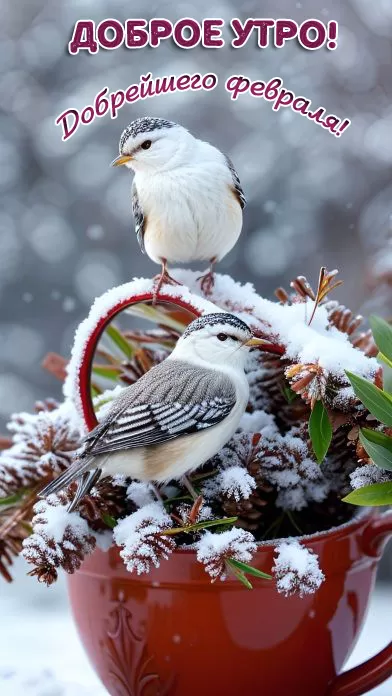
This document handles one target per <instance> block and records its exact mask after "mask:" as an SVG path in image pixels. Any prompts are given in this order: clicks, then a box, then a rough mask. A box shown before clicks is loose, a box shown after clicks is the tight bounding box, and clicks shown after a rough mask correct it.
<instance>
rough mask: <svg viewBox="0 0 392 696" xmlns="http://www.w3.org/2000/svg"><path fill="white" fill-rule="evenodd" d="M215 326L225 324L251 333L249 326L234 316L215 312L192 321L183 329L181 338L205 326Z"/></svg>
mask: <svg viewBox="0 0 392 696" xmlns="http://www.w3.org/2000/svg"><path fill="white" fill-rule="evenodd" d="M215 324H226V325H229V326H232V327H233V328H235V329H237V330H238V329H239V330H241V331H244V332H246V333H249V334H251V333H252V332H251V330H250V328H249V326H248V325H247V324H245V322H244V321H242V320H241V319H238V317H236V316H234V314H227V313H226V312H216V313H214V314H204V316H202V317H199V318H198V319H195V320H194V321H192V322H191V323H190V324H189V326H187V328H186V329H185V331H184V333H183V337H185V336H189V334H191V333H193V332H194V331H199V329H203V328H204V327H205V326H214V325H215Z"/></svg>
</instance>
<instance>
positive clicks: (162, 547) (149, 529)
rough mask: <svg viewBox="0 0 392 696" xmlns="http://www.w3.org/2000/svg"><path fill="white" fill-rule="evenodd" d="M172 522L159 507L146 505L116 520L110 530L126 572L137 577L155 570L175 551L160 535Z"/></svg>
mask: <svg viewBox="0 0 392 696" xmlns="http://www.w3.org/2000/svg"><path fill="white" fill-rule="evenodd" d="M172 526H173V525H172V520H171V518H170V516H169V515H168V514H167V512H166V510H165V509H164V508H163V506H162V505H161V504H160V503H150V504H149V505H145V506H144V507H143V508H140V509H139V510H137V511H136V512H133V513H132V514H131V515H128V517H125V518H124V519H122V520H120V522H119V523H118V525H117V527H115V529H114V539H115V542H116V543H117V544H118V545H119V546H122V547H123V548H122V551H120V556H121V557H122V558H123V560H124V562H125V565H126V568H127V570H129V571H130V572H133V571H136V572H137V574H138V575H141V574H142V573H148V572H149V571H150V569H151V566H155V568H158V567H159V565H160V562H161V560H162V559H165V560H166V559H167V558H168V557H169V555H170V554H171V553H172V551H174V549H175V548H176V543H175V541H174V539H173V538H172V537H171V536H170V535H167V534H162V532H164V531H166V530H167V529H170V528H171V527H172Z"/></svg>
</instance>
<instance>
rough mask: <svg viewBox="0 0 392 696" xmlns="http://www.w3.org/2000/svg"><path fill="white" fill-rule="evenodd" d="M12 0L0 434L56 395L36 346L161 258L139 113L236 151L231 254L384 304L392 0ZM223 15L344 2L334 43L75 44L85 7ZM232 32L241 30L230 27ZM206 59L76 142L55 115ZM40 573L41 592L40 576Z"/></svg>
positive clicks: (281, 281) (233, 267) (4, 143)
mask: <svg viewBox="0 0 392 696" xmlns="http://www.w3.org/2000/svg"><path fill="white" fill-rule="evenodd" d="M0 6H1V25H0V39H1V40H0V433H1V432H4V430H5V423H6V421H7V417H8V415H9V413H10V412H12V411H15V410H16V411H19V410H23V409H31V408H32V406H33V403H34V400H35V399H37V398H43V397H45V396H47V395H51V396H59V395H60V384H59V383H58V382H56V381H55V379H54V378H53V377H51V376H50V375H48V374H46V373H45V372H44V371H42V370H41V369H40V367H39V365H40V362H41V360H42V358H43V357H44V355H45V353H46V352H47V351H49V350H51V351H57V352H59V353H61V354H63V355H64V356H67V355H68V354H69V351H70V347H71V345H72V338H73V333H74V330H75V328H76V326H77V324H78V323H79V322H80V320H81V319H83V318H84V317H85V316H86V314H87V312H88V309H89V306H90V304H91V303H92V301H93V299H94V298H95V296H97V295H99V294H101V293H102V292H104V291H105V290H107V289H108V288H109V287H111V286H113V285H118V284H120V283H123V282H125V281H127V280H130V279H131V278H132V277H133V276H135V275H147V276H151V275H152V274H155V273H156V272H157V267H156V266H154V265H153V264H152V263H151V262H150V261H149V259H148V258H147V257H145V256H142V255H141V253H140V251H139V247H138V244H137V241H136V237H135V234H134V232H133V222H132V218H131V203H130V188H131V177H130V175H129V173H128V172H125V171H122V170H120V171H119V170H115V169H111V168H110V166H109V165H110V162H111V160H112V159H113V158H114V157H115V156H116V155H117V152H118V140H119V136H120V134H121V132H122V130H123V128H124V127H125V126H126V125H127V124H128V123H129V122H130V121H131V120H133V119H134V118H137V117H139V116H144V115H153V116H162V117H165V118H168V119H171V120H176V121H179V122H180V123H181V124H183V125H184V126H186V127H188V128H189V129H190V130H191V131H192V132H193V133H194V134H196V135H197V136H198V137H200V138H203V139H205V140H209V141H211V142H212V143H214V144H215V145H217V146H218V147H219V148H220V149H222V150H223V151H225V152H227V154H229V155H230V157H231V158H232V159H233V161H234V163H235V165H236V168H237V170H238V172H239V175H240V178H241V181H242V184H243V187H244V190H245V192H246V195H247V198H248V207H247V208H246V210H245V222H244V233H243V236H242V237H241V240H240V243H239V244H238V245H237V247H236V249H234V250H233V252H232V253H231V254H230V255H229V256H228V257H226V259H225V260H224V262H223V263H222V264H221V265H220V269H219V270H221V271H226V272H228V273H230V274H232V275H233V276H234V277H235V278H236V279H237V280H240V281H251V282H253V283H254V284H255V286H256V288H257V289H258V291H259V292H260V293H261V294H263V295H266V296H272V293H273V290H274V288H275V287H277V286H279V285H286V286H287V285H288V282H289V281H290V279H291V278H292V277H295V276H296V275H297V274H304V275H308V277H309V279H310V280H311V281H313V282H314V283H316V281H317V276H318V270H319V267H320V266H321V265H327V266H328V267H329V268H333V267H338V268H339V269H340V272H341V276H342V277H343V278H344V280H345V284H344V286H343V288H341V289H339V297H340V299H341V301H342V302H344V303H345V304H347V305H349V306H350V307H351V308H352V309H355V310H360V309H361V308H362V311H365V312H368V311H377V312H379V313H381V314H383V315H384V316H388V312H390V311H391V295H392V241H391V231H392V204H391V198H392V182H391V170H392V70H391V64H392V40H391V39H392V2H391V0H373V2H369V0H346V2H344V3H342V2H340V1H339V0H332V1H331V0H301V2H295V0H290V2H289V1H288V0H264V2H263V3H262V7H261V6H260V3H258V2H255V1H253V0H250V1H249V0H248V1H247V0H242V1H241V2H239V1H238V0H237V2H234V1H233V2H230V0H217V2H216V3H215V4H214V6H213V10H212V9H211V3H210V2H207V1H206V0H198V1H197V2H196V1H194V2H191V1H189V2H150V3H148V7H147V6H146V3H145V2H142V0H133V1H132V3H129V2H124V0H110V1H109V0H46V1H45V0H19V2H12V1H11V0H1V2H0ZM211 15H213V16H214V17H222V18H223V19H225V21H226V23H227V24H229V21H230V19H231V18H233V17H239V18H240V19H241V20H244V19H246V18H247V17H259V16H264V17H274V18H279V17H290V18H292V19H295V20H296V21H297V22H298V23H301V22H302V21H304V20H305V19H308V18H310V17H316V18H319V19H321V20H323V21H324V22H327V21H328V20H330V19H335V20H337V21H338V22H339V37H338V48H337V50H335V51H328V50H327V49H320V50H317V51H306V50H304V49H302V48H301V47H300V46H299V44H297V43H296V42H295V41H292V42H289V43H288V44H287V45H286V46H285V47H284V48H282V49H274V48H269V49H267V50H260V49H258V48H257V47H256V41H255V40H252V39H251V40H250V41H249V42H248V44H247V45H246V46H245V47H243V48H241V49H238V50H234V49H231V48H230V46H229V45H226V47H225V48H223V49H220V50H206V49H203V48H201V47H197V48H195V49H193V50H189V51H184V50H181V49H179V48H178V47H176V46H175V45H174V44H172V43H170V42H168V41H166V42H163V43H162V44H161V46H160V48H159V49H144V50H143V51H130V50H127V49H125V48H119V49H117V50H114V51H103V50H101V51H100V52H99V53H98V54H96V55H94V56H91V55H89V54H87V53H85V52H81V53H80V54H79V55H77V56H70V55H69V54H68V52H67V44H68V41H69V40H70V38H71V34H72V30H73V27H74V24H75V22H76V21H77V20H78V19H80V18H90V19H92V20H94V21H95V22H96V23H98V22H99V21H101V20H102V19H105V18H108V17H115V18H117V19H118V20H120V21H125V20H126V19H127V18H130V17H145V18H146V19H149V18H151V17H156V16H157V17H167V18H168V19H171V20H172V21H176V20H177V19H179V18H181V17H186V16H190V17H194V18H196V19H198V20H201V19H203V18H204V17H210V16H211ZM224 36H225V38H226V39H227V44H229V41H230V38H231V33H230V30H229V28H228V29H226V30H225V32H224ZM210 71H214V72H216V73H218V75H219V78H220V86H219V87H218V88H217V89H216V90H215V91H213V92H211V93H202V92H199V93H179V94H170V95H168V96H160V97H159V98H154V99H150V100H148V101H145V102H143V103H140V104H135V105H128V106H125V107H123V108H122V109H121V110H120V111H119V115H118V118H117V120H114V121H112V120H111V119H110V118H109V116H107V115H106V116H105V117H104V118H101V119H96V120H95V122H94V123H93V124H91V125H89V126H84V127H81V128H79V130H78V131H77V133H76V134H75V135H74V136H73V137H72V138H71V139H70V140H68V141H66V142H65V143H63V142H62V140H61V135H62V133H61V129H60V127H56V126H55V125H54V121H55V119H56V117H57V116H58V115H59V114H60V113H61V112H62V111H63V110H65V109H67V108H71V107H72V108H78V109H82V108H83V107H84V106H86V105H88V104H91V103H92V101H93V100H94V97H95V95H96V94H97V93H98V92H99V91H100V90H102V89H103V88H104V87H105V86H106V85H107V86H108V87H109V91H115V90H117V89H126V88H127V86H128V85H129V84H131V83H134V82H138V81H139V76H140V75H141V74H145V73H147V72H152V73H153V75H154V76H160V75H169V74H180V73H183V72H188V73H193V72H201V73H206V72H210ZM233 73H240V74H244V75H247V76H249V77H250V78H251V79H261V80H265V81H268V79H270V78H272V77H274V76H281V77H282V78H283V80H284V87H285V88H286V89H290V90H292V91H294V92H295V93H296V94H301V95H304V96H305V97H307V98H309V99H311V100H312V103H313V104H314V106H315V108H318V107H319V106H324V107H325V108H326V110H327V113H335V114H337V115H338V116H339V117H341V118H349V119H351V121H352V124H351V126H350V127H349V128H348V129H347V130H346V131H345V133H344V134H343V136H342V137H341V138H335V137H333V136H332V135H331V134H329V133H328V132H326V131H324V130H323V129H322V128H320V127H318V126H316V125H315V124H313V123H310V122H309V121H308V120H307V119H305V118H303V117H302V116H300V115H299V114H295V113H293V112H292V111H291V110H287V109H286V110H285V109H281V111H280V112H278V113H275V112H273V111H272V109H271V105H270V104H269V103H267V102H265V101H263V100H257V99H252V98H251V97H249V96H242V97H240V99H239V100H238V101H237V102H232V101H230V99H229V95H227V94H226V93H225V90H224V83H225V79H226V78H227V77H228V76H229V75H231V74H233ZM387 575H388V568H387V563H385V564H384V570H383V577H384V579H385V578H386V577H387ZM34 586H35V585H34ZM21 587H26V586H25V585H23V586H21ZM28 587H29V592H31V591H32V583H31V582H30V583H29V584H28ZM12 591H13V592H16V590H15V589H13V590H12ZM56 592H57V593H59V592H60V590H57V591H56ZM40 596H41V595H40ZM45 596H46V595H45ZM52 596H53V595H52ZM55 596H56V597H57V598H58V596H59V595H58V594H57V595H55ZM7 601H9V597H8V599H7ZM56 601H58V599H57V600H56ZM389 625H390V622H389ZM10 693H11V692H10ZM37 693H40V692H37ZM53 693H54V692H53ZM56 693H57V692H56ZM59 693H60V692H59ZM379 693H382V692H381V691H380V692H379ZM385 693H387V692H385ZM388 693H390V691H389V692H388ZM7 696H8V694H7Z"/></svg>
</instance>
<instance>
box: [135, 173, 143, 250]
mask: <svg viewBox="0 0 392 696" xmlns="http://www.w3.org/2000/svg"><path fill="white" fill-rule="evenodd" d="M132 212H133V217H134V219H135V232H136V237H137V241H138V242H139V245H140V248H141V250H142V252H143V254H145V252H146V250H145V248H144V232H145V227H146V218H145V216H144V213H143V208H142V206H141V204H140V200H139V196H138V192H137V188H136V184H135V181H133V182H132Z"/></svg>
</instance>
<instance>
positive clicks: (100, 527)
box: [71, 477, 132, 532]
mask: <svg viewBox="0 0 392 696" xmlns="http://www.w3.org/2000/svg"><path fill="white" fill-rule="evenodd" d="M71 490H72V491H74V489H71ZM131 506H132V504H131V502H130V501H129V500H127V497H126V488H124V486H120V485H116V484H115V482H114V481H113V479H112V478H110V477H106V478H104V479H102V480H101V481H99V482H98V483H97V485H96V486H95V488H94V489H93V490H92V491H91V493H89V494H88V495H85V496H84V498H82V500H81V501H80V503H79V506H78V511H79V513H80V515H81V516H82V517H84V519H86V520H87V521H88V523H89V525H90V527H91V528H92V529H94V531H96V532H100V531H104V530H105V529H107V524H106V522H105V516H108V517H111V518H114V519H115V520H117V519H119V518H120V517H125V516H126V515H127V514H129V512H130V511H131Z"/></svg>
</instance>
